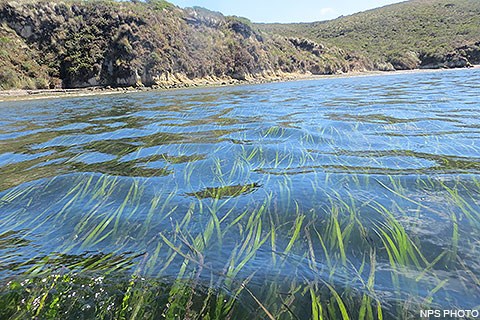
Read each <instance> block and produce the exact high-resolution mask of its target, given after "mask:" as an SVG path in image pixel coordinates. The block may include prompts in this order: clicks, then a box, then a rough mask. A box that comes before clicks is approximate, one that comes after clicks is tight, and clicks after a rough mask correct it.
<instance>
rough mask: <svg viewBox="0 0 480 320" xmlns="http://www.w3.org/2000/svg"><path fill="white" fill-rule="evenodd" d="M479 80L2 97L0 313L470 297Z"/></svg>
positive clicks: (266, 313) (337, 309) (478, 240)
mask: <svg viewBox="0 0 480 320" xmlns="http://www.w3.org/2000/svg"><path fill="white" fill-rule="evenodd" d="M479 83H480V70H478V69H476V70H461V71H442V72H431V73H418V74H403V75H402V74H395V75H389V76H370V77H354V78H331V79H321V80H315V81H298V82H288V83H275V84H265V85H247V86H238V87H222V88H204V89H189V90H175V91H163V92H147V93H134V94H119V95H109V96H95V97H78V98H62V99H52V100H48V99H45V100H37V101H19V102H4V103H0V214H1V215H0V222H1V223H0V284H1V287H2V289H1V290H0V309H3V311H0V316H1V317H6V318H8V317H15V316H17V317H18V316H20V317H32V316H40V317H43V318H72V319H74V318H75V319H76V318H79V317H80V318H93V317H97V318H106V319H109V318H118V317H122V316H123V317H127V318H135V317H146V318H159V317H166V318H170V319H174V318H178V319H183V318H186V317H190V318H205V317H210V318H211V319H213V318H228V317H233V318H235V319H236V318H246V317H261V318H268V317H273V318H275V319H277V318H279V319H308V318H311V317H315V316H319V315H323V317H324V318H327V319H328V318H331V319H336V318H341V317H343V318H346V317H347V316H348V317H351V318H359V317H360V318H362V317H365V318H379V317H380V316H383V318H385V319H390V318H391V319H398V318H417V317H418V315H419V311H420V310H421V309H432V308H437V309H474V308H477V309H478V307H479V301H480V289H479V288H480V282H479V278H480V233H479V231H480V97H479V95H478V92H480V91H479V89H480V85H479ZM86 288H88V289H86Z"/></svg>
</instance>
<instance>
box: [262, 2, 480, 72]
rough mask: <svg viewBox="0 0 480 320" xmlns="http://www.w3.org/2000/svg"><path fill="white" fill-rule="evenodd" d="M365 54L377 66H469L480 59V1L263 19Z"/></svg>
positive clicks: (281, 30) (273, 28)
mask: <svg viewBox="0 0 480 320" xmlns="http://www.w3.org/2000/svg"><path fill="white" fill-rule="evenodd" d="M258 27H259V28H260V29H261V30H263V31H265V32H268V33H273V34H282V35H287V36H293V35H295V36H301V37H305V38H308V39H311V40H314V41H318V42H321V43H324V44H326V45H330V46H337V47H339V48H342V49H344V50H346V51H348V52H351V53H353V54H356V55H360V56H364V57H365V58H366V59H368V61H369V67H371V68H379V69H382V68H386V69H391V70H393V69H414V68H418V67H427V68H436V67H464V66H466V65H467V64H468V63H472V64H478V63H480V1H478V0H412V1H406V2H402V3H398V4H393V5H389V6H385V7H382V8H378V9H374V10H369V11H365V12H361V13H357V14H354V15H351V16H346V17H340V18H337V19H335V20H331V21H326V22H316V23H299V24H283V25H282V24H259V25H258Z"/></svg>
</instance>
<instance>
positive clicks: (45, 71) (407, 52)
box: [0, 0, 480, 89]
mask: <svg viewBox="0 0 480 320" xmlns="http://www.w3.org/2000/svg"><path fill="white" fill-rule="evenodd" d="M312 40H313V41H312ZM0 42H1V47H0V89H10V88H45V87H58V86H60V85H62V86H63V87H86V86H92V85H104V86H106V85H111V86H130V85H133V86H134V85H137V84H144V85H147V86H150V85H156V84H157V85H161V86H167V87H168V86H174V85H177V84H181V85H183V84H185V83H187V84H188V83H191V80H193V79H205V78H209V79H212V78H213V79H217V80H218V79H237V80H245V79H251V78H258V77H267V78H268V77H272V76H277V75H278V74H282V73H297V72H299V73H305V72H311V73H313V74H331V73H338V72H349V71H363V70H393V69H412V68H416V67H419V66H422V65H430V66H435V65H436V66H442V63H443V62H446V61H450V62H452V64H451V65H446V64H443V65H445V66H448V67H458V66H465V64H463V65H462V64H461V63H460V65H456V62H458V61H460V62H462V61H463V62H465V61H467V60H468V61H470V62H472V63H480V1H478V0H412V1H408V2H404V3H400V4H395V5H390V6H386V7H383V8H379V9H375V10H370V11H366V12H362V13H358V14H355V15H352V16H347V17H341V18H338V19H336V20H332V21H327V22H318V23H304V24H258V25H255V24H252V23H251V22H249V21H248V20H246V19H243V18H238V17H225V16H223V15H222V14H220V13H215V12H211V11H208V10H206V9H201V8H195V9H188V10H183V9H180V8H177V7H175V6H173V5H171V4H170V3H168V2H166V1H163V0H150V1H149V2H148V3H132V2H116V1H112V0H86V1H79V0H64V1H61V2H51V1H46V0H40V1H31V0H21V1H16V2H13V1H10V0H0ZM477 42H478V44H477V45H476V46H473V49H472V48H469V49H467V50H463V51H460V50H456V48H458V47H460V46H463V45H472V44H475V43H477ZM19 48H21V50H19ZM451 52H454V53H453V54H450V53H451ZM471 56H475V59H471ZM462 59H463V60H462ZM217 80H215V81H217ZM220 81H223V80H220Z"/></svg>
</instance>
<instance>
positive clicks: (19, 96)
mask: <svg viewBox="0 0 480 320" xmlns="http://www.w3.org/2000/svg"><path fill="white" fill-rule="evenodd" d="M469 69H480V65H475V66H473V67H471V68H469ZM462 70H465V68H455V69H414V70H400V71H363V72H349V73H342V74H332V75H312V74H299V73H295V74H286V75H285V76H283V77H279V78H272V79H253V80H247V81H238V80H235V81H229V82H227V81H225V80H222V81H208V80H204V79H198V81H197V80H195V81H192V82H191V83H183V84H181V85H175V86H172V87H171V88H155V87H137V88H135V87H125V88H124V87H119V88H111V87H89V88H79V89H41V90H22V89H17V90H4V91H0V102H6V101H25V100H37V99H55V98H63V97H84V96H97V95H111V94H127V93H134V92H146V91H165V90H179V89H189V88H206V87H223V86H225V87H226V86H236V85H250V84H262V83H273V82H287V81H305V80H319V79H335V78H351V77H368V76H392V75H399V74H415V73H432V72H445V71H451V72H455V71H462Z"/></svg>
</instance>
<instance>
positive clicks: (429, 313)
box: [420, 309, 480, 319]
mask: <svg viewBox="0 0 480 320" xmlns="http://www.w3.org/2000/svg"><path fill="white" fill-rule="evenodd" d="M420 317H422V318H427V319H430V318H447V319H478V318H480V311H479V310H462V309H459V310H435V309H428V310H420Z"/></svg>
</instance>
